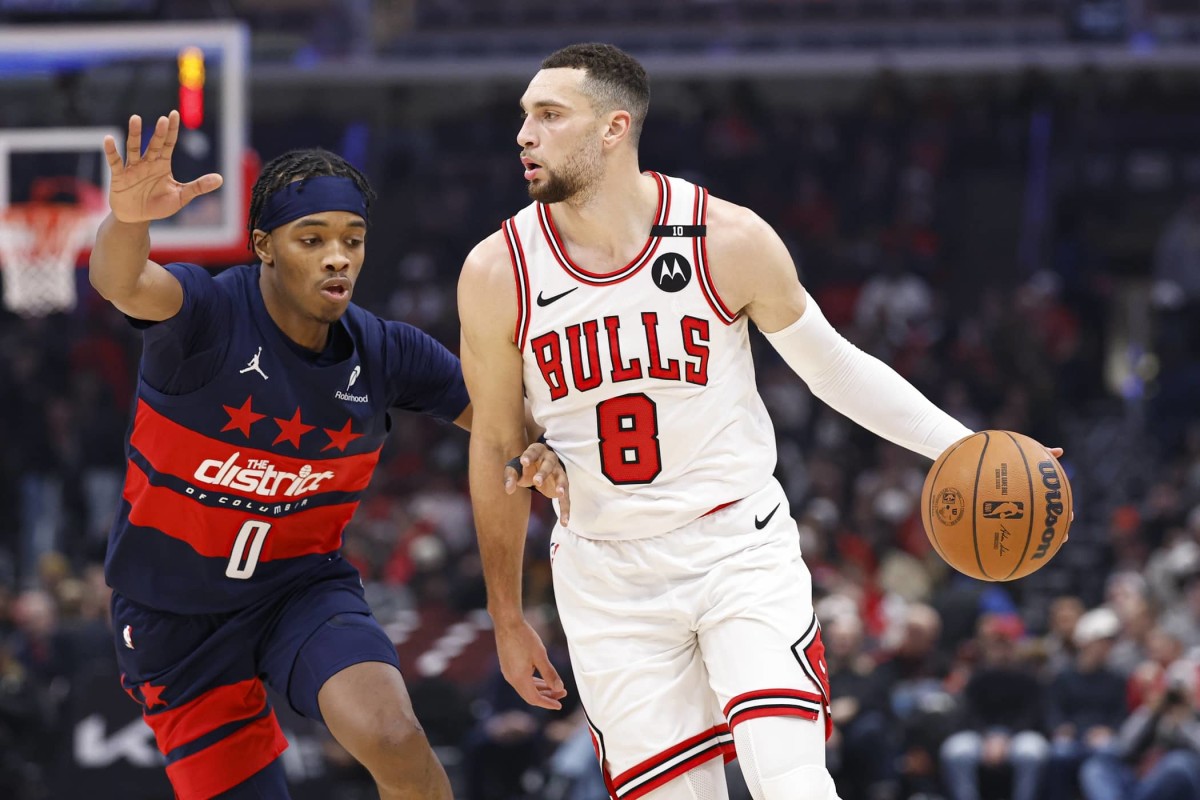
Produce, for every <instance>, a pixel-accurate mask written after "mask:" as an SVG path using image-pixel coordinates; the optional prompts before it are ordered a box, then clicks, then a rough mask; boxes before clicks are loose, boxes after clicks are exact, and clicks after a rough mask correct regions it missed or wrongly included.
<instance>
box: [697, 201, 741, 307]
mask: <svg viewBox="0 0 1200 800" xmlns="http://www.w3.org/2000/svg"><path fill="white" fill-rule="evenodd" d="M697 188H699V187H697ZM696 202H697V203H698V204H699V208H700V212H699V215H700V220H699V222H697V223H696V224H698V225H704V224H706V223H705V219H706V218H707V217H708V190H707V189H700V196H699V197H698V198H696ZM696 238H697V239H699V249H698V250H697V249H695V248H696V242H695V241H693V242H692V247H693V253H694V254H695V255H696V273H697V274H698V275H699V276H700V289H701V290H702V291H703V292H704V299H705V300H707V301H708V305H709V307H710V308H711V309H712V310H713V313H714V314H716V315H717V319H719V320H721V321H722V322H724V323H725V324H726V325H732V324H733V323H734V322H737V314H734V313H733V312H732V311H730V310H729V309H728V308H726V307H725V303H723V302H722V301H721V296H720V295H719V294H717V287H716V284H714V283H713V281H712V277H711V276H710V275H709V273H708V237H706V236H698V237H696Z"/></svg>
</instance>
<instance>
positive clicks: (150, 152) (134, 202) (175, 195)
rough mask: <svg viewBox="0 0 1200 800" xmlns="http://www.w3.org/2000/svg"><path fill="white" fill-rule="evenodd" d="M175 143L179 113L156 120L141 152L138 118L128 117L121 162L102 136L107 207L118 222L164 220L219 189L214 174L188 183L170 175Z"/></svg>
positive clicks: (113, 143)
mask: <svg viewBox="0 0 1200 800" xmlns="http://www.w3.org/2000/svg"><path fill="white" fill-rule="evenodd" d="M178 141H179V112H178V111H172V112H171V114H170V116H169V117H159V118H158V121H157V122H156V123H155V124H154V134H153V135H152V136H151V137H150V142H149V143H148V144H147V145H146V152H145V153H143V152H142V118H141V117H139V116H138V115H136V114H134V115H133V116H132V117H130V118H129V136H128V139H127V140H126V142H125V160H124V161H121V154H120V153H118V152H117V143H116V140H114V139H113V137H111V136H105V137H104V157H105V158H106V159H108V168H109V171H110V172H111V173H112V185H111V187H110V188H109V190H108V205H109V207H110V208H112V212H113V216H115V217H116V218H117V219H119V220H120V221H121V222H149V221H151V220H155V219H165V218H166V217H169V216H171V215H172V214H174V213H176V212H177V211H179V209H181V208H183V207H184V206H186V205H187V204H188V203H190V202H192V201H193V200H195V199H196V198H197V197H199V196H200V195H202V194H208V193H209V192H211V191H214V190H216V189H217V188H219V187H220V186H221V183H222V181H223V180H224V179H223V178H222V177H221V176H220V175H218V174H217V173H215V172H210V173H209V174H207V175H201V176H200V177H199V178H196V180H194V181H192V182H190V183H180V182H179V181H177V180H175V178H174V177H173V176H172V175H171V155H172V154H173V153H174V152H175V143H176V142H178Z"/></svg>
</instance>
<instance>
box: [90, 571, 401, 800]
mask: <svg viewBox="0 0 1200 800" xmlns="http://www.w3.org/2000/svg"><path fill="white" fill-rule="evenodd" d="M112 619H113V631H114V634H115V639H116V649H117V663H118V665H119V666H120V670H121V684H122V686H123V687H124V689H125V691H126V692H128V693H129V695H130V696H131V697H132V698H133V699H134V700H136V701H137V702H139V703H140V704H141V705H142V713H143V716H144V718H145V720H146V723H147V724H148V725H149V726H150V728H151V729H152V730H153V731H154V736H155V739H156V740H157V743H158V749H159V750H160V751H161V752H162V754H163V755H164V756H165V757H166V766H167V777H168V778H170V780H171V785H172V787H173V788H174V789H175V795H176V797H177V798H178V800H207V799H208V798H211V797H215V796H217V795H219V794H221V793H222V792H225V791H228V790H229V789H231V788H233V787H235V786H237V785H238V784H240V783H242V782H244V781H246V780H247V779H248V778H250V777H251V776H253V775H254V774H255V773H257V772H258V771H260V770H262V769H263V768H264V767H266V766H267V765H269V764H270V763H271V762H272V761H274V760H275V759H276V758H277V757H278V756H279V754H280V753H282V752H283V751H284V749H285V748H286V747H287V741H286V739H285V738H284V736H283V731H282V730H280V728H279V723H278V722H277V721H276V719H275V712H274V711H272V709H271V706H270V703H268V702H267V695H266V689H265V686H264V682H265V683H266V685H269V686H270V687H271V688H272V689H274V690H275V691H277V692H278V693H279V694H280V695H282V696H283V697H285V698H286V699H287V702H288V703H289V704H290V705H291V706H292V708H294V709H295V710H296V711H297V712H299V713H300V714H302V715H304V716H306V717H309V718H311V719H317V720H321V719H322V717H321V711H320V708H319V707H318V705H317V693H318V692H319V691H320V689H321V686H322V685H324V683H325V681H326V680H328V679H329V678H330V677H332V676H333V675H335V674H337V673H338V672H340V671H341V670H343V669H345V668H346V667H349V666H352V665H354V664H359V663H363V662H368V661H381V662H384V663H388V664H392V665H393V666H395V667H396V668H397V669H399V666H400V663H399V660H398V659H397V657H396V648H395V646H394V645H393V644H392V642H391V641H390V640H389V638H388V636H387V635H386V634H385V633H384V632H383V629H382V628H381V627H380V626H379V623H378V622H377V621H376V620H375V618H374V617H373V616H372V615H371V611H370V609H369V608H368V606H367V603H366V600H365V599H364V598H363V590H362V584H361V583H360V581H359V577H358V572H357V571H356V570H355V569H354V568H353V567H352V566H350V565H349V564H348V563H347V562H345V561H344V560H342V559H335V560H333V561H330V562H329V563H328V564H327V565H326V566H325V567H324V568H323V569H321V570H318V571H317V573H316V574H314V576H313V577H312V579H311V580H306V581H301V582H300V583H299V584H298V585H297V586H296V587H294V588H292V589H289V590H288V591H287V592H284V593H282V594H280V595H279V596H278V597H272V598H270V599H269V600H267V601H264V602H262V603H259V604H257V605H253V606H250V607H248V608H245V609H241V610H239V611H236V612H233V613H230V614H191V615H181V614H170V613H167V612H163V611H158V610H155V609H152V608H147V607H146V606H142V605H139V604H137V603H134V602H133V601H131V600H129V599H128V598H126V597H123V596H121V595H120V594H117V593H115V592H114V593H113V600H112Z"/></svg>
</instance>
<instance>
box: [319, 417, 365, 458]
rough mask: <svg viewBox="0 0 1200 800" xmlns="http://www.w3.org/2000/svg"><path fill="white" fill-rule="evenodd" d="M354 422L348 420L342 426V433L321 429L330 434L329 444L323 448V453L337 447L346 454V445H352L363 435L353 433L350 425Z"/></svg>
mask: <svg viewBox="0 0 1200 800" xmlns="http://www.w3.org/2000/svg"><path fill="white" fill-rule="evenodd" d="M352 421H353V420H349V419H348V420H346V424H345V425H343V426H342V429H341V430H340V431H335V430H334V429H333V428H322V429H321V430H323V431H325V432H326V433H328V434H329V444H327V445H325V446H324V447H322V448H321V452H322V453H324V452H325V451H326V450H328V449H330V448H331V447H336V448H337V449H338V450H341V451H342V452H343V453H344V452H346V445H348V444H350V443H351V442H353V441H354V440H355V439H357V438H359V437H360V436H362V434H361V433H353V432H351V430H350V423H351V422H352Z"/></svg>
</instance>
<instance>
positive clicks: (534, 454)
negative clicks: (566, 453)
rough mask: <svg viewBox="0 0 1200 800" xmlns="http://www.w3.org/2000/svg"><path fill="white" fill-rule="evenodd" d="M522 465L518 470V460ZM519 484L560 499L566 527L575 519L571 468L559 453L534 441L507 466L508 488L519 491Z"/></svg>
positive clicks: (559, 504)
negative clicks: (567, 466)
mask: <svg viewBox="0 0 1200 800" xmlns="http://www.w3.org/2000/svg"><path fill="white" fill-rule="evenodd" d="M517 463H519V464H520V465H521V469H520V471H519V472H518V471H517V467H516V464H517ZM518 487H524V488H526V489H528V488H530V487H532V488H534V489H536V490H538V491H539V492H541V493H542V494H544V495H546V497H549V498H550V499H551V500H557V501H558V521H559V524H561V525H562V526H563V527H564V528H565V527H566V526H567V523H569V522H570V521H571V492H570V486H569V485H568V483H567V470H566V469H565V468H564V467H563V465H562V462H561V461H560V460H559V458H558V453H555V452H554V451H553V450H551V449H550V448H549V447H547V446H546V445H544V444H542V443H540V442H534V443H533V444H531V445H529V447H526V448H525V452H524V453H522V454H521V455H520V456H518V457H517V458H515V459H513V460H512V461H510V462H508V464H507V465H505V467H504V491H506V492H507V493H508V494H512V493H513V492H515V491H516V490H517V489H518Z"/></svg>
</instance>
